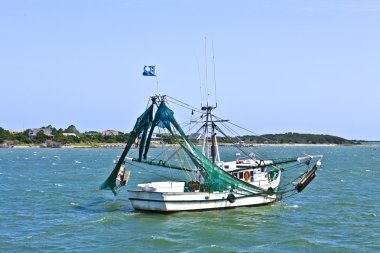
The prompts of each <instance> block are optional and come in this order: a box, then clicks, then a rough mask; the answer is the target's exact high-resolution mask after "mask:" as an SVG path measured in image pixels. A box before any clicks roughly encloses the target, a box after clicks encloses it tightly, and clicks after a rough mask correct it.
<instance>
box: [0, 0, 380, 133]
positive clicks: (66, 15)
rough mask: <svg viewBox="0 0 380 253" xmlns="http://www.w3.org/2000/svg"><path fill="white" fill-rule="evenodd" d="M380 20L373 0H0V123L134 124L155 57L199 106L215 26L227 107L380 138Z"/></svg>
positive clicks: (172, 84)
mask: <svg viewBox="0 0 380 253" xmlns="http://www.w3.org/2000/svg"><path fill="white" fill-rule="evenodd" d="M379 31H380V1H369V0H364V1H349V0H347V1H333V0H331V1H330V0H329V1H327V0H326V1H301V0H299V1H271V0H267V1H203V0H199V1H197V0H191V1H190V0H189V1H175V0H171V1H169V0H162V1H155V0H146V1H137V0H136V1H94V0H87V1H85V0H75V1H74V0H72V1H67V0H65V1H64V0H56V1H48V0H46V1H38V0H30V1H22V0H19V1H11V0H8V1H6V0H0V87H1V93H0V94H1V107H0V126H1V127H3V128H6V129H12V130H22V129H23V128H24V129H26V128H34V127H40V126H44V125H48V124H51V125H53V126H55V127H57V128H60V127H61V128H66V127H67V126H68V125H70V124H74V125H76V126H77V128H78V129H79V130H80V131H88V130H98V131H100V130H104V129H116V130H120V131H124V132H129V131H130V129H131V127H132V126H133V124H134V121H135V119H136V117H137V116H138V115H139V114H140V113H141V112H142V111H143V110H144V108H145V106H146V102H147V98H148V96H149V95H152V94H154V93H155V92H156V85H155V81H154V79H152V78H149V77H148V78H147V77H143V76H142V75H141V73H142V70H143V66H144V65H149V64H154V65H157V73H158V76H159V90H160V92H161V93H165V94H169V95H171V96H173V97H176V98H178V99H180V100H183V101H186V102H187V103H189V104H192V105H195V106H199V105H200V101H201V99H200V88H199V87H200V83H201V82H203V83H204V72H205V71H204V70H205V64H204V59H205V57H204V37H205V36H206V37H207V40H208V50H207V54H208V59H209V60H208V62H209V64H208V70H209V75H208V77H209V78H208V86H209V87H213V78H212V76H213V73H212V64H211V62H212V61H211V60H210V59H211V56H212V54H211V52H212V50H211V49H210V48H211V41H213V43H214V51H215V63H216V80H217V98H218V105H219V107H218V114H219V115H220V116H224V117H227V118H229V119H231V120H233V121H234V122H235V123H237V124H240V125H243V126H245V127H247V128H249V129H251V130H253V131H254V132H257V133H259V134H265V133H284V132H300V133H322V134H332V135H338V136H342V137H345V138H349V139H367V140H380V117H379V116H380V112H379V110H380V32H379ZM198 66H199V69H200V72H201V73H200V74H199V71H198ZM200 80H201V81H200ZM202 80H203V81H202ZM210 90H211V93H213V92H212V89H210ZM211 100H212V98H211Z"/></svg>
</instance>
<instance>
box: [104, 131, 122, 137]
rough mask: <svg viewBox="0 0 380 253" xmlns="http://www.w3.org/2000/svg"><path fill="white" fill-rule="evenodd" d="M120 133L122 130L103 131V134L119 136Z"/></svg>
mask: <svg viewBox="0 0 380 253" xmlns="http://www.w3.org/2000/svg"><path fill="white" fill-rule="evenodd" d="M119 134H120V132H119V131H115V130H105V131H103V132H102V135H103V136H118V135H119Z"/></svg>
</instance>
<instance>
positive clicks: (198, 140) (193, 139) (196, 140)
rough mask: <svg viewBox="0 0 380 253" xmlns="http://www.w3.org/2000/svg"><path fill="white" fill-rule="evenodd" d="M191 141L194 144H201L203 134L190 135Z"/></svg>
mask: <svg viewBox="0 0 380 253" xmlns="http://www.w3.org/2000/svg"><path fill="white" fill-rule="evenodd" d="M189 139H190V141H191V142H193V143H196V144H197V143H201V142H202V141H203V134H201V133H192V134H190V135H189Z"/></svg>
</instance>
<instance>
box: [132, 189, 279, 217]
mask: <svg viewBox="0 0 380 253" xmlns="http://www.w3.org/2000/svg"><path fill="white" fill-rule="evenodd" d="M129 192H130V194H131V196H130V198H129V200H130V201H131V203H132V206H133V208H134V209H136V210H146V211H158V212H178V211H196V210H210V209H223V208H234V207H241V206H259V205H266V204H270V203H273V202H275V201H276V200H277V198H276V195H275V194H273V195H265V196H262V195H248V196H247V195H243V194H239V193H232V194H233V195H234V199H233V201H231V200H229V199H228V195H229V194H231V193H230V192H214V193H209V192H150V191H142V190H136V191H134V190H130V191H129Z"/></svg>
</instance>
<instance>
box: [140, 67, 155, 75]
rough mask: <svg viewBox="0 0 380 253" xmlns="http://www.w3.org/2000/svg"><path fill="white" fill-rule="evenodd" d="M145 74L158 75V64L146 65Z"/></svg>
mask: <svg viewBox="0 0 380 253" xmlns="http://www.w3.org/2000/svg"><path fill="white" fill-rule="evenodd" d="M142 74H143V76H156V66H144V72H143V73H142Z"/></svg>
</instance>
